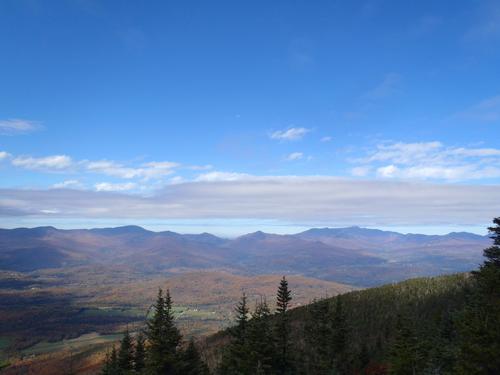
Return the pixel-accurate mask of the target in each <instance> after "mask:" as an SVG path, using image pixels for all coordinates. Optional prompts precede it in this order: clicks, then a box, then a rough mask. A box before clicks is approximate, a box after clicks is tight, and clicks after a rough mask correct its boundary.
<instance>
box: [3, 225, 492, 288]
mask: <svg viewBox="0 0 500 375" xmlns="http://www.w3.org/2000/svg"><path fill="white" fill-rule="evenodd" d="M490 243H491V240H490V239H489V238H488V237H487V236H479V235H476V234H472V233H465V232H460V233H450V234H447V235H422V234H401V233H397V232H390V231H382V230H375V229H365V228H359V227H349V228H314V229H309V230H307V231H305V232H302V233H298V234H294V235H277V234H269V233H263V232H255V233H250V234H247V235H244V236H240V237H237V238H234V239H226V238H220V237H217V236H214V235H212V234H209V233H202V234H179V233H175V232H170V231H166V232H152V231H148V230H146V229H144V228H141V227H138V226H124V227H117V228H102V229H74V230H60V229H56V228H54V227H38V228H31V229H29V228H18V229H0V269H3V270H13V271H21V272H31V271H36V270H40V269H45V268H66V267H73V266H81V265H113V266H116V265H123V266H126V267H130V268H131V269H133V270H134V271H136V272H137V271H139V272H142V273H145V274H169V273H178V272H184V271H193V270H225V271H229V272H232V273H236V274H242V275H258V274H301V275H304V276H308V277H314V278H319V279H324V280H330V281H338V282H342V283H347V284H352V285H358V286H371V285H378V284H382V283H387V282H394V281H399V280H402V279H407V278H410V277H415V276H431V275H437V274H443V273H453V272H462V271H468V270H471V269H474V268H476V267H477V265H478V264H479V263H480V262H481V257H482V250H483V249H484V248H485V247H487V246H489V245H490Z"/></svg>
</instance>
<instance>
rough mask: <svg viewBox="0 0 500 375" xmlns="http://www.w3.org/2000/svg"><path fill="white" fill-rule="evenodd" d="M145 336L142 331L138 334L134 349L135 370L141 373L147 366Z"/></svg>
mask: <svg viewBox="0 0 500 375" xmlns="http://www.w3.org/2000/svg"><path fill="white" fill-rule="evenodd" d="M144 344H145V338H144V335H143V334H142V332H139V333H138V334H137V337H136V339H135V351H134V370H135V372H137V373H140V372H141V371H142V370H143V369H144V367H145V361H146V348H145V345H144Z"/></svg>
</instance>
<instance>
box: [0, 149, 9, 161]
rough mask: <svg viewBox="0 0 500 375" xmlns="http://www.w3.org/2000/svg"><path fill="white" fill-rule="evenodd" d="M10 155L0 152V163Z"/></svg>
mask: <svg viewBox="0 0 500 375" xmlns="http://www.w3.org/2000/svg"><path fill="white" fill-rule="evenodd" d="M10 157H11V155H10V154H9V153H8V152H7V151H0V161H2V160H4V159H8V158H10Z"/></svg>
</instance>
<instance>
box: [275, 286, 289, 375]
mask: <svg viewBox="0 0 500 375" xmlns="http://www.w3.org/2000/svg"><path fill="white" fill-rule="evenodd" d="M291 294H292V293H291V291H290V290H289V289H288V281H287V280H286V278H285V276H283V278H282V279H281V281H280V285H279V288H278V293H277V301H276V327H275V340H276V351H277V352H276V355H277V358H276V370H277V372H278V373H279V374H290V373H292V363H291V359H290V325H289V322H288V314H287V313H288V310H289V308H290V301H291V300H292V296H291Z"/></svg>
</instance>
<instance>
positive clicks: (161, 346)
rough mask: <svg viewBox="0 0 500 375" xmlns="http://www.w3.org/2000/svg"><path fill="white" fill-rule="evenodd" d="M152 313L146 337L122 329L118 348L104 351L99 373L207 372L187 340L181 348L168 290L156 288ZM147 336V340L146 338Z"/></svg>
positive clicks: (158, 374)
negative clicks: (104, 354)
mask: <svg viewBox="0 0 500 375" xmlns="http://www.w3.org/2000/svg"><path fill="white" fill-rule="evenodd" d="M153 307H154V315H153V316H152V318H151V319H150V320H149V321H148V322H147V323H146V337H145V336H144V334H143V333H142V332H139V333H138V334H137V336H136V339H135V344H134V339H133V338H132V336H131V335H130V333H129V332H128V330H127V331H126V332H125V335H124V336H123V338H122V340H121V343H120V350H119V352H118V353H117V351H116V349H115V347H113V350H112V351H111V353H107V354H106V360H105V362H104V366H103V368H102V370H101V374H102V375H129V374H147V375H169V374H172V375H184V374H185V375H208V374H209V370H208V368H207V366H206V365H205V363H204V362H203V361H202V359H201V357H200V354H199V352H198V350H197V348H196V346H195V345H194V341H193V340H191V341H190V342H189V345H188V346H187V348H186V350H181V348H180V347H181V334H180V332H179V330H178V329H177V327H176V326H175V324H174V315H173V313H172V299H171V297H170V292H169V291H168V290H167V294H166V296H165V297H163V292H162V290H161V289H160V290H159V291H158V297H157V299H156V303H155V304H154V306H153ZM146 339H147V340H146Z"/></svg>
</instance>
